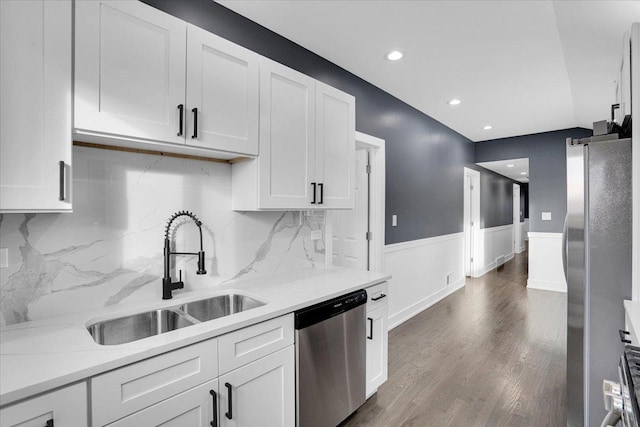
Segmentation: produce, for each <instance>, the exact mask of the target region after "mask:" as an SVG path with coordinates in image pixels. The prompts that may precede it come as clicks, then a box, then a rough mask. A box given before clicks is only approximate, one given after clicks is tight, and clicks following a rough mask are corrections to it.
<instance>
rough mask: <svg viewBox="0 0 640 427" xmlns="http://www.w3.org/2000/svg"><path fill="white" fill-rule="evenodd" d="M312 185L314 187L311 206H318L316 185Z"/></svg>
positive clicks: (313, 183)
mask: <svg viewBox="0 0 640 427" xmlns="http://www.w3.org/2000/svg"><path fill="white" fill-rule="evenodd" d="M311 185H312V186H313V199H312V200H311V204H312V205H315V204H316V183H315V182H312V183H311Z"/></svg>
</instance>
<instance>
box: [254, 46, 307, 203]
mask: <svg viewBox="0 0 640 427" xmlns="http://www.w3.org/2000/svg"><path fill="white" fill-rule="evenodd" d="M315 84H316V82H315V80H314V79H312V78H311V77H308V76H305V75H304V74H302V73H298V72H297V71H294V70H292V69H290V68H288V67H285V66H284V65H280V64H278V63H277V62H274V61H271V60H269V59H266V58H260V158H259V159H258V160H259V161H260V171H259V177H258V181H259V182H258V185H259V187H260V190H259V197H260V203H259V206H260V208H262V209H269V208H273V209H311V208H313V207H317V206H318V205H317V202H318V201H319V199H318V198H317V197H318V196H317V191H314V190H317V184H318V183H317V182H316V181H315V180H314V178H313V173H314V170H313V168H314V162H315V153H314V150H315V135H316V132H315V93H316V92H315Z"/></svg>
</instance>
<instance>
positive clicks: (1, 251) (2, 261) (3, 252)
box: [0, 248, 9, 268]
mask: <svg viewBox="0 0 640 427" xmlns="http://www.w3.org/2000/svg"><path fill="white" fill-rule="evenodd" d="M7 267H9V249H7V248H0V268H7Z"/></svg>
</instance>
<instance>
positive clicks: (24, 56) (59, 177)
mask: <svg viewBox="0 0 640 427" xmlns="http://www.w3.org/2000/svg"><path fill="white" fill-rule="evenodd" d="M71 16H72V12H71V1H70V0H69V1H43V0H40V1H0V123H1V125H0V212H65V211H70V210H71V93H72V92H71V64H72V62H71V47H72V45H71V43H72V41H71V28H72V25H71Z"/></svg>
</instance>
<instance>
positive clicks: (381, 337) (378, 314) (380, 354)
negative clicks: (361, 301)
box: [366, 305, 389, 398]
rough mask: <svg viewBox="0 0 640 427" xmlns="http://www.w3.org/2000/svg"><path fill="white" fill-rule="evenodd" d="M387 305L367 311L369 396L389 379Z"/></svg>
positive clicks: (367, 392) (367, 391) (367, 393)
mask: <svg viewBox="0 0 640 427" xmlns="http://www.w3.org/2000/svg"><path fill="white" fill-rule="evenodd" d="M388 335H389V327H388V325H387V306H386V305H385V306H382V307H378V308H377V309H375V310H373V311H370V312H367V389H366V395H367V398H368V397H369V396H371V395H372V394H373V393H375V391H376V390H377V389H378V387H380V386H381V385H382V384H383V383H384V382H385V381H386V380H387V370H388V367H387V363H388V358H389V355H388V346H389V345H388Z"/></svg>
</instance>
